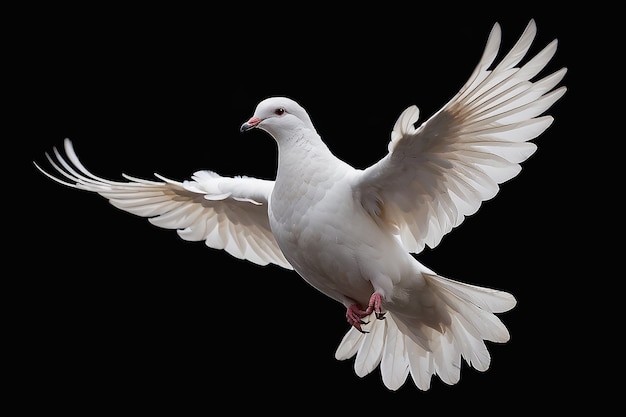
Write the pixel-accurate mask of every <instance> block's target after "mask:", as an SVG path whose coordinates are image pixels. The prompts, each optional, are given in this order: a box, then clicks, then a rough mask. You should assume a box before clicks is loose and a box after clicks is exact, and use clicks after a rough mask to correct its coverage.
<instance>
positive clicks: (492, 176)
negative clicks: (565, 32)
mask: <svg viewBox="0 0 626 417" xmlns="http://www.w3.org/2000/svg"><path fill="white" fill-rule="evenodd" d="M535 34H536V27H535V23H534V21H532V20H531V21H530V22H529V24H528V26H527V27H526V29H525V31H524V32H523V34H522V36H521V37H520V39H519V40H518V42H517V43H516V44H515V45H514V46H513V48H512V49H511V50H510V52H509V53H508V54H506V56H504V58H502V59H501V60H500V61H499V62H498V63H497V64H494V62H495V59H496V56H497V53H498V50H499V46H500V39H501V34H500V27H499V25H498V24H497V23H496V24H495V25H494V27H493V29H492V31H491V33H490V36H489V39H488V41H487V45H486V47H485V51H484V53H483V56H482V58H481V59H480V62H479V64H478V66H477V67H476V69H475V71H474V72H473V73H472V74H471V76H470V77H469V79H468V81H467V83H466V84H465V85H464V86H463V87H462V88H461V90H460V91H459V92H458V93H457V94H456V96H455V97H453V98H452V99H451V100H450V101H449V102H448V103H447V104H446V105H445V106H443V107H442V108H441V109H440V110H439V111H438V112H437V113H436V114H434V115H433V116H432V117H430V118H429V119H428V120H427V121H426V122H424V123H423V124H421V125H420V126H419V127H417V128H416V127H415V124H416V122H417V120H418V115H419V111H418V109H417V107H415V106H411V107H409V108H408V109H406V110H405V111H404V112H403V113H402V114H401V115H400V117H399V118H398V120H397V122H396V124H395V126H394V127H393V131H392V133H391V141H390V142H389V148H388V149H389V153H388V154H387V155H386V156H385V157H384V158H382V159H381V160H380V161H378V162H377V163H375V164H374V165H372V166H370V167H369V168H367V169H365V170H358V169H355V168H353V167H351V166H350V165H348V164H346V163H344V162H342V161H340V160H339V159H337V158H336V157H335V156H334V155H333V154H332V153H331V151H330V150H329V149H328V147H327V146H326V145H325V144H324V143H323V141H322V139H321V138H320V136H319V135H318V134H317V132H316V130H315V128H314V126H313V123H312V121H311V119H310V118H309V116H308V114H307V113H306V111H305V110H304V109H303V108H302V107H301V106H300V105H299V104H297V103H296V102H295V101H293V100H291V99H288V98H284V97H273V98H269V99H266V100H263V101H262V102H261V103H259V105H258V106H257V108H256V110H255V112H254V115H253V117H252V118H251V119H250V120H249V121H248V122H246V123H244V124H243V125H242V128H241V130H242V131H245V130H248V129H252V128H259V129H262V130H264V131H266V132H268V133H269V134H270V135H271V136H272V137H273V138H274V139H275V140H276V143H277V144H278V150H279V152H278V154H279V158H278V170H277V174H276V180H275V181H268V180H260V179H255V178H249V177H235V178H226V177H222V176H220V175H218V174H216V173H214V172H211V171H199V172H196V173H194V174H193V176H192V177H191V180H189V181H183V182H178V181H173V180H170V179H167V178H164V177H162V176H158V175H157V177H158V181H149V180H144V179H139V178H133V177H129V176H125V178H126V180H127V181H123V182H118V181H110V180H107V179H104V178H100V177H98V176H95V175H93V174H92V173H90V172H89V171H88V170H87V169H86V168H85V167H84V166H83V165H82V163H81V162H80V161H79V159H78V157H77V156H76V153H75V152H74V149H73V146H72V143H71V142H70V141H69V140H66V141H65V144H64V145H65V153H66V155H67V157H66V158H65V157H64V156H63V155H62V154H61V153H60V152H59V151H57V149H54V157H50V156H48V159H49V161H50V163H51V164H52V166H53V167H54V169H55V170H56V171H58V172H59V173H61V174H62V175H63V176H64V177H65V178H66V180H64V179H61V178H59V177H56V176H53V175H51V174H49V173H47V172H46V171H44V170H43V169H41V168H40V167H39V166H38V165H37V168H39V169H40V170H41V171H42V172H43V173H44V174H46V175H48V176H49V177H50V178H52V179H54V180H55V181H58V182H60V183H62V184H65V185H67V186H70V187H74V188H78V189H81V190H86V191H91V192H96V193H98V194H100V195H102V196H103V197H105V198H107V199H108V200H109V201H110V202H111V204H113V205H114V206H116V207H118V208H120V209H122V210H125V211H128V212H130V213H133V214H136V215H138V216H142V217H147V218H149V221H150V222H151V223H152V224H154V225H156V226H159V227H163V228H167V229H175V230H177V232H178V234H179V235H180V237H181V238H183V239H185V240H190V241H205V242H206V244H207V245H208V246H210V247H212V248H217V249H224V250H226V251H227V252H228V253H230V254H231V255H233V256H235V257H237V258H240V259H247V260H249V261H251V262H254V263H257V264H260V265H266V264H269V263H273V264H276V265H279V266H282V267H284V268H287V269H295V270H296V272H297V273H299V274H300V275H301V276H302V277H303V278H304V279H305V280H306V281H307V282H309V283H310V284H311V285H312V286H314V287H315V288H317V289H318V290H319V291H321V292H322V293H324V294H326V295H327V296H329V297H331V298H333V299H335V300H337V301H338V302H340V303H342V304H343V305H344V306H345V307H346V309H347V313H346V317H347V319H348V321H349V323H350V324H351V325H352V326H351V328H350V330H349V331H348V332H347V333H346V335H345V337H344V338H343V340H342V341H341V343H340V345H339V347H338V349H337V351H336V355H335V356H336V358H337V359H340V360H343V359H349V358H352V357H354V356H356V358H355V362H354V367H355V371H356V374H357V375H359V376H364V375H367V374H369V373H370V372H372V371H373V370H374V369H376V367H380V372H381V375H382V380H383V383H384V384H385V386H387V387H388V388H389V389H391V390H396V389H398V388H400V387H401V386H402V385H403V384H404V383H405V381H406V379H407V377H408V376H409V375H411V378H412V380H413V381H414V383H415V385H416V386H417V387H418V388H420V389H422V390H427V389H428V388H429V387H430V382H431V379H432V375H435V374H436V375H438V376H439V377H440V378H441V380H442V381H444V382H445V383H447V384H454V383H456V382H458V380H459V377H460V369H461V361H462V360H465V361H466V362H467V363H468V364H469V365H471V366H472V367H474V368H475V369H477V370H479V371H484V370H486V369H487V368H488V367H489V364H490V355H489V352H488V350H487V347H486V345H485V341H486V340H487V341H492V342H500V343H503V342H506V341H507V340H508V339H509V333H508V330H507V329H506V327H505V326H504V325H503V323H502V322H501V321H500V319H499V318H498V317H497V316H496V314H497V313H502V312H505V311H508V310H510V309H511V308H513V307H514V306H515V303H516V301H515V299H514V297H513V296H512V295H511V294H509V293H506V292H503V291H497V290H493V289H488V288H482V287H478V286H474V285H469V284H464V283H461V282H458V281H453V280H450V279H447V278H444V277H441V276H439V275H437V274H436V273H435V272H433V271H431V270H430V269H428V268H427V267H425V266H424V265H422V264H421V263H419V262H418V261H417V260H416V258H415V257H414V256H413V255H412V253H419V252H420V251H422V249H424V247H425V246H426V245H428V246H429V247H431V248H432V247H435V246H436V245H437V244H438V243H439V242H440V241H441V239H442V237H443V236H444V235H445V234H446V233H448V232H449V231H450V230H452V228H454V227H456V226H458V225H460V224H461V223H462V222H463V220H464V218H465V217H466V216H468V215H471V214H473V213H475V212H476V211H477V210H478V208H479V207H480V205H481V203H482V202H483V201H485V200H488V199H490V198H492V197H494V196H495V195H496V193H497V192H498V189H499V184H501V183H503V182H504V181H507V180H509V179H511V178H513V177H514V176H516V175H517V174H518V173H519V172H520V169H521V168H520V163H521V162H523V161H525V160H526V159H527V158H528V157H529V156H530V155H531V154H532V153H533V152H534V151H535V149H536V146H535V145H534V144H533V143H530V142H529V140H531V139H534V138H536V137H537V136H539V135H540V134H541V133H543V132H544V131H545V130H546V129H547V128H548V127H549V126H550V124H551V123H552V117H550V116H547V115H542V114H543V113H544V112H546V110H547V109H548V108H549V107H550V106H551V105H552V104H554V103H555V102H556V101H557V100H558V99H559V98H560V97H561V96H562V95H563V94H564V93H565V87H563V86H561V87H558V88H556V86H557V85H558V84H559V82H560V81H561V80H562V78H563V76H564V75H565V72H566V69H565V68H563V69H561V70H559V71H556V72H554V73H553V74H550V75H547V76H545V77H544V78H542V79H540V80H536V81H531V80H532V79H534V78H535V77H536V76H537V75H538V74H539V72H540V71H541V70H542V69H543V68H544V67H545V66H546V65H547V63H548V62H549V61H550V59H551V58H552V56H553V55H554V53H555V51H556V46H557V43H556V40H555V41H553V42H552V43H550V44H549V45H547V46H546V47H545V48H544V49H543V50H542V51H541V52H539V53H538V54H537V55H536V56H534V57H533V58H531V59H529V60H527V61H526V62H525V63H524V64H523V65H521V66H520V65H518V64H519V63H520V62H521V60H522V59H523V58H524V57H525V56H526V54H527V52H528V50H529V48H530V46H531V42H532V41H533V39H534V37H535Z"/></svg>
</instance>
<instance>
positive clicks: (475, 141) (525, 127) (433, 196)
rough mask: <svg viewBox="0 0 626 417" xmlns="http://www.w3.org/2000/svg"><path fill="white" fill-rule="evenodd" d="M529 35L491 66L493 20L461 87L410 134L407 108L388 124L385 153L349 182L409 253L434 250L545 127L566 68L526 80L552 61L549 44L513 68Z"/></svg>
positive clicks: (512, 171) (495, 44) (529, 30)
mask: <svg viewBox="0 0 626 417" xmlns="http://www.w3.org/2000/svg"><path fill="white" fill-rule="evenodd" d="M535 34H536V26H535V22H534V21H533V20H531V21H530V22H529V23H528V25H527V27H526V29H525V30H524V33H523V34H522V36H521V37H520V39H519V40H518V41H517V43H516V44H515V45H514V46H513V48H512V49H511V51H510V52H509V53H508V54H507V55H506V56H505V57H504V58H503V59H502V60H501V61H500V62H499V63H498V64H497V65H495V67H494V68H493V69H490V68H491V67H492V64H493V63H494V60H495V58H496V55H497V53H498V49H499V47H500V38H501V32H500V26H499V25H498V24H497V23H496V24H495V25H494V27H493V29H492V30H491V33H490V35H489V39H488V41H487V45H486V47H485V51H484V53H483V56H482V58H481V60H480V62H479V64H478V66H477V67H476V69H475V70H474V72H473V74H472V75H471V77H470V78H469V80H468V81H467V83H466V84H465V86H464V87H463V88H462V89H461V90H460V91H459V92H458V93H457V94H456V96H454V97H453V98H452V99H451V100H450V101H449V102H448V103H447V104H446V105H445V106H444V107H442V108H441V110H439V111H438V112H437V113H436V114H435V115H433V116H432V117H431V118H429V119H428V120H427V121H426V122H424V123H423V124H422V125H421V126H420V127H419V128H417V129H416V128H415V126H414V124H415V123H416V122H417V119H418V115H419V111H418V109H417V107H415V106H412V107H409V108H408V109H406V110H405V111H404V112H403V113H402V115H401V116H400V117H399V119H398V121H397V122H396V124H395V126H394V129H393V132H392V135H391V142H390V143H389V153H388V154H387V155H386V156H385V157H384V158H383V159H381V160H380V161H379V162H377V163H376V164H374V165H372V166H371V167H369V168H367V169H366V170H364V171H363V172H362V174H361V175H360V176H359V177H358V178H357V179H356V183H355V185H354V186H355V195H357V196H358V198H360V199H361V203H362V205H363V207H365V209H366V210H368V212H369V213H370V214H371V215H372V216H374V217H375V218H377V219H378V220H381V221H383V222H385V223H386V224H389V225H391V226H392V227H395V228H396V229H397V232H398V235H399V236H400V238H401V240H402V242H403V243H404V245H405V246H406V247H407V249H408V250H409V251H411V252H415V253H417V252H420V251H421V250H422V249H423V248H424V246H425V245H428V246H429V247H431V248H432V247H434V246H436V245H437V244H438V243H439V242H440V241H441V239H442V237H443V236H444V235H445V234H446V233H448V232H449V231H450V230H451V229H452V228H454V227H456V226H458V225H459V224H461V222H462V221H463V220H464V218H465V216H468V215H471V214H473V213H474V212H476V211H477V210H478V208H479V207H480V205H481V203H482V202H483V201H485V200H488V199H490V198H492V197H494V196H495V195H496V193H497V192H498V189H499V184H501V183H503V182H504V181H507V180H509V179H511V178H513V177H515V176H516V175H517V174H518V173H519V172H520V170H521V167H520V163H521V162H523V161H525V160H526V159H527V158H528V157H529V156H530V155H531V154H532V153H533V152H534V151H535V149H536V145H534V144H533V143H530V142H528V141H529V140H531V139H534V138H536V137H537V136H538V135H540V134H541V133H542V132H543V131H545V130H546V129H547V128H548V126H550V124H551V123H552V120H553V119H552V117H551V116H547V115H546V116H540V115H541V114H543V113H544V112H545V111H546V110H547V109H548V108H549V107H550V106H552V104H554V103H555V102H556V101H557V100H558V99H559V98H560V97H561V96H562V95H563V94H564V93H565V87H559V88H557V89H554V87H555V86H556V85H557V84H558V83H559V82H560V81H561V80H562V78H563V76H564V75H565V73H566V70H567V69H566V68H562V69H561V70H559V71H556V72H554V73H553V74H551V75H548V76H546V77H544V78H542V79H540V80H537V81H531V79H533V78H534V77H536V76H537V74H538V73H539V72H540V71H541V70H542V69H543V68H544V67H545V66H546V65H547V63H548V62H549V61H550V59H551V58H552V57H553V55H554V53H555V52H556V47H557V41H556V40H554V41H553V42H551V43H550V44H548V45H547V46H546V47H545V48H544V49H543V50H542V51H541V52H539V53H538V54H537V55H536V56H534V57H533V58H532V59H529V60H528V61H527V62H526V63H525V64H524V65H523V66H521V67H516V65H517V64H518V63H519V62H520V61H521V60H522V59H523V58H524V56H525V55H526V53H527V52H528V50H529V48H530V45H531V43H532V41H533V39H534V37H535ZM539 116H540V117H539Z"/></svg>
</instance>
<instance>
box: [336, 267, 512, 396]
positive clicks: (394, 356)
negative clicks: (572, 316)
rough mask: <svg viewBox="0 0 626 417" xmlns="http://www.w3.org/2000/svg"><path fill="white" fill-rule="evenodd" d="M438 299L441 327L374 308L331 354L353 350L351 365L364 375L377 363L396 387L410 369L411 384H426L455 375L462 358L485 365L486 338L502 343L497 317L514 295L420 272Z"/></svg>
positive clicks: (345, 355)
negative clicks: (383, 313)
mask: <svg viewBox="0 0 626 417" xmlns="http://www.w3.org/2000/svg"><path fill="white" fill-rule="evenodd" d="M424 277H425V279H426V281H427V282H428V284H429V285H428V288H429V290H430V291H432V294H433V295H434V296H435V297H434V298H435V299H436V300H437V304H438V310H439V313H438V314H439V316H440V318H441V320H440V324H441V328H440V329H434V328H433V327H432V326H428V325H426V324H424V322H421V321H419V320H416V319H415V318H408V317H404V316H402V315H400V314H397V313H394V312H392V311H387V314H386V316H385V319H384V320H377V319H376V317H375V316H374V315H373V314H372V315H371V317H368V318H366V319H364V321H366V322H369V324H368V325H367V326H364V330H367V331H368V332H369V333H361V332H359V331H358V330H357V329H355V328H351V329H350V330H349V331H348V332H347V333H346V335H345V336H344V338H343V340H342V341H341V343H340V344H339V347H338V348H337V351H336V353H335V358H337V359H339V360H345V359H350V358H352V357H353V356H355V355H356V359H355V362H354V370H355V372H356V374H357V375H358V376H359V377H363V376H365V375H367V374H369V373H370V372H372V371H373V370H374V369H376V367H377V366H379V365H380V373H381V376H382V380H383V383H384V384H385V386H386V387H387V388H389V389H390V390H394V391H395V390H397V389H399V388H400V387H401V386H402V385H403V384H404V383H405V381H406V379H407V377H408V375H411V378H412V379H413V382H414V383H415V385H416V386H417V387H418V388H419V389H421V390H424V391H426V390H428V389H429V388H430V383H431V379H432V376H433V375H438V376H439V378H440V379H441V380H442V381H443V382H445V383H446V384H449V385H453V384H456V383H457V382H458V381H459V378H460V370H461V358H463V359H464V360H465V361H466V362H467V363H468V365H470V366H472V367H473V368H475V369H476V370H478V371H486V370H487V369H488V368H489V365H490V362H491V356H490V354H489V351H488V350H487V347H486V345H485V340H488V341H491V342H497V343H504V342H507V341H508V340H509V332H508V330H507V329H506V327H505V326H504V324H503V323H502V322H501V321H500V319H499V318H498V317H496V315H495V313H503V312H506V311H508V310H510V309H512V308H513V307H514V306H515V304H516V301H515V298H514V297H513V296H512V295H511V294H509V293H507V292H503V291H498V290H492V289H489V288H483V287H478V286H475V285H469V284H464V283H461V282H457V281H453V280H450V279H447V278H444V277H441V276H438V275H427V274H425V275H424Z"/></svg>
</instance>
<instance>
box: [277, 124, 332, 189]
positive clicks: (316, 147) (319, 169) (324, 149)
mask: <svg viewBox="0 0 626 417" xmlns="http://www.w3.org/2000/svg"><path fill="white" fill-rule="evenodd" d="M277 142H278V172H277V174H276V182H277V183H283V182H291V181H300V180H301V179H302V178H307V179H309V180H314V179H315V178H316V177H318V176H320V175H321V176H327V175H328V171H329V170H332V169H334V168H335V167H337V166H341V165H343V162H341V161H340V160H339V159H337V157H336V156H335V155H333V154H332V152H331V151H330V150H329V149H328V146H326V144H325V143H324V142H323V141H322V139H321V138H320V136H319V135H318V134H317V132H315V131H314V130H310V129H299V130H295V131H292V132H290V134H289V136H288V137H283V138H280V140H278V141H277Z"/></svg>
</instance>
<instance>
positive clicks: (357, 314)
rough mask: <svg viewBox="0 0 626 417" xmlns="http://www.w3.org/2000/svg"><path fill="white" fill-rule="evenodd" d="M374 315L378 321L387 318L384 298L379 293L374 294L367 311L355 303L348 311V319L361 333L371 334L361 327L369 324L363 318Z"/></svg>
mask: <svg viewBox="0 0 626 417" xmlns="http://www.w3.org/2000/svg"><path fill="white" fill-rule="evenodd" d="M372 313H374V314H375V315H376V318H377V319H378V320H383V319H384V318H385V314H386V311H382V297H381V295H380V294H378V293H376V292H375V293H374V294H372V297H371V298H370V301H369V303H368V305H367V309H365V310H362V309H361V306H359V305H358V304H356V303H354V304H351V305H350V306H349V307H348V309H347V311H346V318H347V319H348V323H350V324H351V325H352V326H353V327H354V328H355V329H357V330H358V331H360V332H361V333H369V332H368V331H365V330H363V329H362V328H361V325H365V324H369V321H364V320H363V317H367V316H369V315H370V314H372Z"/></svg>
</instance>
